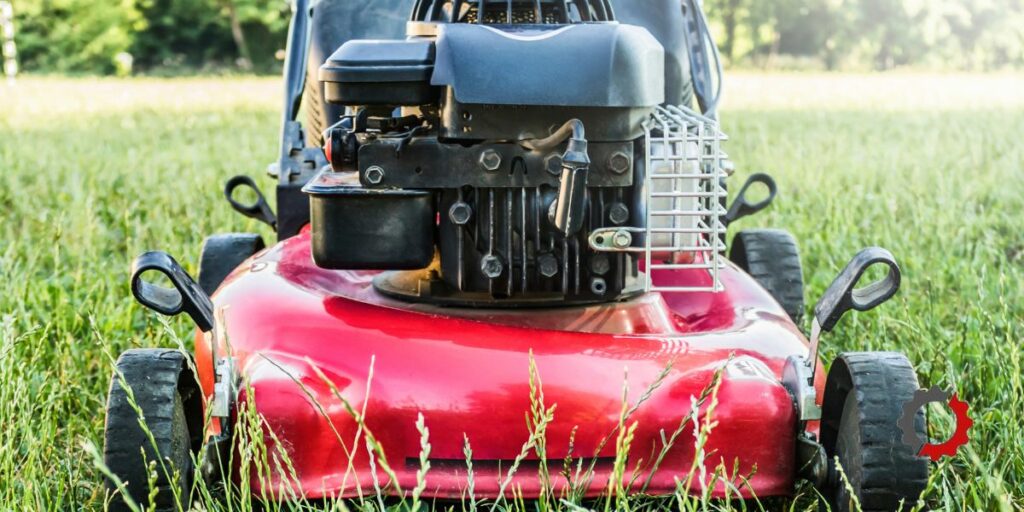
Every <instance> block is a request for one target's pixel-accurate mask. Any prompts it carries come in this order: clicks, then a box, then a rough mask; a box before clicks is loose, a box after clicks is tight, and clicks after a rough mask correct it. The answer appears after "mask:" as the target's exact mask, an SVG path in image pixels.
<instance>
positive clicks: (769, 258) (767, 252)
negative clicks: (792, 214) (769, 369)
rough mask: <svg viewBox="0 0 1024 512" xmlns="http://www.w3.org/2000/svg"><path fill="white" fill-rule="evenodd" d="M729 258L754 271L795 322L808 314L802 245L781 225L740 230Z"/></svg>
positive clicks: (752, 275) (734, 238)
mask: <svg viewBox="0 0 1024 512" xmlns="http://www.w3.org/2000/svg"><path fill="white" fill-rule="evenodd" d="M729 259H730V260H732V261H733V262H734V263H736V264H737V265H739V267H740V268H742V269H743V270H744V271H745V272H746V273H748V274H750V276H751V277H753V278H754V279H755V280H756V281H757V282H758V283H759V284H760V285H761V286H762V287H763V288H764V289H765V290H767V291H768V293H770V294H771V296H772V297H774V298H775V300H776V301H777V302H778V303H779V305H781V306H782V309H784V310H785V311H786V313H787V314H788V315H789V317H790V318H791V319H793V322H794V323H800V321H801V320H802V319H803V315H804V277H803V267H802V266H801V265H800V248H799V246H798V245H797V243H796V240H795V239H794V238H793V236H792V235H790V234H789V233H788V232H786V231H783V230H781V229H746V230H743V231H740V232H739V233H736V236H735V237H733V241H732V247H731V249H730V250H729Z"/></svg>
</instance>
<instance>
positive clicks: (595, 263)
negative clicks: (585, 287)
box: [590, 253, 612, 276]
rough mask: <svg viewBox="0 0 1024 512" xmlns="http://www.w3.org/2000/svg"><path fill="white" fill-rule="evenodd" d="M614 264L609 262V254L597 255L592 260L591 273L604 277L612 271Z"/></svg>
mask: <svg viewBox="0 0 1024 512" xmlns="http://www.w3.org/2000/svg"><path fill="white" fill-rule="evenodd" d="M611 268H612V264H611V261H609V260H608V255H607V254H601V253H598V254H595V255H593V256H592V257H591V258H590V271H591V272H593V273H594V274H597V275H599V276H603V275H605V274H607V273H608V271H609V270H611Z"/></svg>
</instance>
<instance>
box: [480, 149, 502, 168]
mask: <svg viewBox="0 0 1024 512" xmlns="http://www.w3.org/2000/svg"><path fill="white" fill-rule="evenodd" d="M480 166H481V167H483V168H484V169H486V170H488V171H492V172H493V171H497V170H498V167H501V155H499V154H498V152H497V151H495V150H493V149H485V150H484V152H483V153H480Z"/></svg>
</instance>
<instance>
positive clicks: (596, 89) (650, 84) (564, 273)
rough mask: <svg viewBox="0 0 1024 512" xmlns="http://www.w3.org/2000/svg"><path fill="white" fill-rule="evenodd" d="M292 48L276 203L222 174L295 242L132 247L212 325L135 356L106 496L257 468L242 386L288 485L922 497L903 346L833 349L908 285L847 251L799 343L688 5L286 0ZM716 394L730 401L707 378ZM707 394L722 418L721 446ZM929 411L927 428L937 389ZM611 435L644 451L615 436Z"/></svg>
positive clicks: (174, 295) (162, 490)
mask: <svg viewBox="0 0 1024 512" xmlns="http://www.w3.org/2000/svg"><path fill="white" fill-rule="evenodd" d="M407 13H411V14H408V15H407ZM284 68H285V69H284V85H285V95H284V97H285V101H284V113H283V121H282V130H281V146H280V158H279V160H278V161H277V162H276V163H274V164H272V165H271V166H270V169H269V174H270V175H271V176H273V177H274V178H275V179H276V208H277V211H276V212H275V211H273V210H272V209H271V207H270V206H269V204H268V202H267V201H266V199H265V198H264V196H263V195H262V193H260V191H259V190H258V189H257V186H256V183H255V182H254V181H253V180H252V179H251V178H249V177H246V176H239V177H235V178H233V179H231V180H230V181H229V182H228V183H227V185H226V187H225V195H226V196H227V199H228V201H229V202H230V204H231V205H232V207H233V208H234V209H236V210H238V211H239V212H241V213H242V214H244V215H247V216H249V217H252V218H255V219H259V220H261V221H263V222H265V223H267V224H269V225H270V226H271V227H272V228H273V229H274V230H275V231H276V235H277V242H276V243H275V244H273V245H271V246H269V247H267V246H265V244H264V241H263V239H262V238H261V236H259V235H257V234H244V233H229V234H217V235H213V236H210V237H208V238H207V239H206V241H205V242H204V244H203V247H202V252H201V257H200V262H199V269H198V276H197V280H193V279H192V277H191V276H190V275H189V274H188V273H186V272H185V271H184V270H183V269H182V267H181V266H180V265H179V264H178V263H177V261H175V259H174V258H172V257H171V256H169V255H168V254H167V253H164V252H158V251H154V252H147V253H145V254H142V255H141V256H139V257H138V258H137V259H136V260H135V262H134V264H133V266H132V274H131V291H132V293H133V295H134V297H135V298H136V299H137V300H138V301H139V302H140V303H141V304H143V305H144V306H146V307H148V308H151V309H153V310H155V311H157V312H159V313H162V314H165V315H176V314H179V313H186V314H187V315H188V316H190V317H191V318H192V320H193V321H194V322H195V324H196V328H197V329H196V336H195V352H194V356H193V355H191V354H185V353H183V352H181V351H178V350H156V349H154V350H149V349H146V350H130V351H127V352H125V353H124V354H123V355H122V356H121V357H120V358H119V359H118V361H117V363H116V371H115V373H114V378H113V379H112V384H111V387H110V395H109V398H108V404H107V411H106V413H107V416H106V430H105V442H106V445H105V448H104V460H105V463H106V466H107V468H108V469H109V471H110V475H109V476H110V478H109V480H110V484H109V485H110V486H111V487H112V488H113V489H115V490H116V491H117V493H116V494H117V496H116V497H115V505H118V504H121V503H123V502H125V501H127V500H128V499H129V498H130V499H132V500H134V501H135V502H140V503H146V502H148V500H149V498H150V497H153V498H154V502H155V503H156V505H157V507H158V508H168V509H174V508H175V507H178V506H183V507H185V508H187V505H188V504H189V503H190V501H189V500H190V492H191V489H192V488H193V483H194V482H195V481H196V479H198V478H206V479H216V478H220V479H222V481H223V482H226V485H231V483H232V482H237V481H239V479H241V478H242V476H243V475H240V474H239V473H240V469H239V468H238V466H237V459H238V457H237V452H238V449H239V448H238V446H237V438H238V436H237V434H238V431H239V429H240V425H239V421H240V419H239V418H240V416H241V415H240V410H241V409H242V408H243V407H245V406H247V404H248V406H251V407H253V408H254V409H255V411H256V412H257V413H258V417H259V418H260V420H259V421H260V425H261V427H260V428H261V429H262V433H263V434H262V435H263V437H264V439H263V442H264V443H265V445H266V446H267V450H268V453H277V454H284V455H286V458H287V464H279V465H277V466H273V469H270V470H268V471H265V472H263V473H261V474H259V475H257V476H254V477H253V478H251V485H252V489H253V492H257V493H259V494H260V495H261V496H264V497H267V496H269V497H271V498H272V499H280V500H286V499H296V498H297V499H303V500H307V499H308V500H315V499H321V498H324V499H329V498H338V497H341V498H349V497H357V496H367V495H383V496H389V497H392V498H403V497H405V496H406V495H407V493H408V492H409V491H410V490H412V489H414V488H416V487H417V485H418V484H419V485H420V487H421V489H420V491H421V492H422V494H421V496H423V497H429V498H430V499H436V500H446V499H456V500H457V499H460V498H465V497H466V496H467V494H468V493H471V494H472V496H473V498H474V499H480V500H495V499H500V498H501V497H510V496H514V497H516V498H518V499H525V500H530V499H538V498H540V497H542V496H544V495H545V493H549V494H552V495H555V496H560V495H562V494H561V493H563V492H564V491H565V490H566V489H572V490H573V492H578V493H579V494H578V495H579V496H580V497H581V498H588V497H598V496H601V495H603V494H605V493H607V492H609V489H612V488H620V489H622V490H623V491H624V492H629V493H645V494H651V495H658V494H672V493H674V492H678V491H680V489H682V490H683V492H690V493H695V494H702V493H703V494H705V495H708V494H709V495H711V496H715V497H731V498H742V499H751V498H755V497H756V498H759V499H761V498H766V497H771V496H790V495H793V494H794V493H795V492H796V488H797V487H796V486H797V483H798V481H801V480H806V481H809V482H810V484H811V485H812V486H813V488H814V489H816V490H817V491H818V492H819V493H820V494H821V495H822V496H823V497H824V500H823V501H824V502H827V503H828V504H829V506H830V507H831V509H832V510H840V511H845V510H851V509H853V507H855V505H853V503H854V502H855V501H856V502H857V503H859V505H860V507H862V508H863V509H864V510H872V511H874V510H878V511H881V510H887V511H888V510H897V509H901V508H903V507H910V506H911V505H914V504H915V503H916V501H917V499H918V496H919V494H920V493H921V491H922V489H923V488H924V485H925V483H926V481H927V478H928V463H927V459H925V458H923V457H920V456H918V455H917V449H918V448H920V447H919V446H918V447H915V446H910V445H908V444H904V443H903V441H902V433H901V431H900V428H899V427H898V425H897V422H898V420H899V419H900V416H901V413H902V409H901V407H902V405H903V404H904V402H906V401H907V400H909V399H910V398H911V396H912V395H913V393H914V391H915V390H917V389H918V382H917V378H916V375H915V372H914V370H913V368H912V366H911V365H910V363H909V362H908V361H907V359H906V357H904V356H903V355H901V354H899V353H893V352H884V353H879V352H863V353H844V354H841V355H840V356H838V357H837V358H836V359H835V360H834V361H832V363H831V365H830V369H829V371H828V373H827V375H826V374H825V369H824V366H823V365H822V363H821V362H819V358H818V347H819V338H820V336H821V335H822V333H826V332H829V331H831V330H832V329H833V328H834V327H835V326H836V324H837V322H838V321H839V319H840V317H841V316H843V314H844V313H845V312H847V311H849V310H851V309H855V310H859V311H865V310H868V309H871V308H873V307H875V306H877V305H878V304H880V303H882V302H884V301H886V300H887V299H889V298H890V297H891V296H892V295H893V294H894V293H896V291H897V289H898V287H899V284H900V269H899V266H898V265H897V263H896V261H895V259H894V258H893V256H892V255H891V254H890V253H889V252H888V251H886V250H884V249H881V248H877V247H872V248H867V249H864V250H862V251H861V252H859V253H857V254H856V255H855V256H854V257H853V259H852V260H851V261H850V263H849V264H848V265H847V266H846V267H845V268H844V269H842V271H841V272H840V273H839V274H838V277H837V278H836V279H835V281H834V282H833V283H832V284H831V286H829V288H828V289H827V290H826V291H825V293H824V294H823V296H822V297H821V299H820V300H819V301H818V302H817V304H816V305H815V306H814V307H813V318H811V328H810V336H809V338H807V337H805V336H804V334H803V332H802V330H801V328H800V324H801V323H802V320H803V313H804V309H805V307H804V299H803V295H804V292H803V274H802V270H801V266H800V256H799V250H798V248H797V244H796V242H795V241H794V239H793V237H792V236H791V235H789V234H788V233H786V232H784V231H781V230H774V229H750V230H744V231H740V232H738V233H736V234H735V236H734V237H733V238H732V240H731V243H730V244H728V245H729V246H728V248H727V244H726V236H725V234H726V227H727V225H728V224H729V223H730V222H733V221H735V220H737V219H739V218H741V217H743V216H746V215H750V214H752V213H755V212H757V211H758V210H761V209H762V208H764V207H766V206H767V205H768V203H769V202H771V200H772V198H773V197H774V196H775V191H776V186H775V183H774V181H773V180H772V179H771V178H770V177H768V176H767V175H764V174H754V175H753V176H751V177H750V179H748V180H747V182H746V183H745V184H743V185H742V187H741V188H740V189H739V191H738V193H737V194H736V195H735V197H734V199H733V200H732V202H731V203H727V202H726V196H727V193H726V183H727V177H728V176H729V175H730V174H732V172H733V166H732V164H731V161H730V160H729V158H728V155H727V154H726V153H725V151H724V143H725V141H726V137H725V135H724V134H723V133H722V131H721V129H720V127H719V123H718V120H717V119H718V108H717V106H718V98H719V96H720V86H721V82H722V80H721V66H720V65H719V63H718V58H717V54H716V53H715V50H714V43H713V41H712V40H711V37H710V34H709V31H708V28H707V22H706V20H705V18H704V14H703V13H702V11H701V7H700V5H699V3H698V1H697V0H682V1H680V0H472V1H470V0H415V1H412V0H375V1H367V2H351V1H347V0H321V1H319V2H312V3H310V2H307V0H295V2H294V14H293V18H292V20H291V25H290V30H289V40H288V46H287V51H286V61H285V66H284ZM300 105H304V110H305V112H306V114H307V117H308V119H307V120H306V122H305V124H303V123H300V122H299V121H298V118H299V112H300ZM751 187H756V188H764V189H766V190H767V197H766V198H764V199H762V200H759V201H751V200H749V199H748V189H750V188H751ZM245 190H249V192H248V193H249V194H250V195H251V197H256V200H255V201H243V200H241V199H240V197H241V194H242V192H243V191H245ZM751 195H752V194H751ZM875 265H878V266H880V267H882V268H883V270H885V272H884V277H882V278H881V279H878V280H877V281H875V282H873V283H870V284H867V285H865V286H861V287H858V281H860V280H861V278H862V276H863V275H864V273H865V271H866V270H867V269H868V268H869V267H872V266H875ZM155 277H159V278H160V279H161V280H162V281H159V282H158V281H157V280H156V279H155ZM161 283H164V284H161ZM168 283H169V284H168ZM531 368H532V370H531ZM534 373H535V375H534ZM534 377H535V378H534ZM534 380H537V382H534ZM371 382H372V385H371ZM538 386H539V387H540V391H538V390H537V389H536V388H537V387H538ZM711 388H713V390H714V391H713V394H714V400H715V401H716V404H717V405H716V406H715V407H714V410H713V418H711V416H712V413H711V412H710V409H709V405H710V402H709V401H708V400H703V399H700V400H699V399H698V398H697V397H702V396H704V397H707V396H708V389H711ZM540 392H542V394H543V396H542V400H543V404H544V405H543V406H542V407H550V406H552V405H556V409H555V410H554V412H553V417H551V418H550V421H546V422H544V442H543V450H541V449H540V448H539V447H538V444H537V443H534V444H532V445H531V444H526V446H527V447H528V448H529V449H524V443H527V440H528V439H529V438H530V436H531V434H532V432H531V429H535V428H536V426H537V423H536V422H535V421H527V422H525V423H524V421H523V419H524V415H525V414H527V413H529V412H530V411H531V407H534V405H535V403H536V401H537V400H538V393H540ZM624 403H625V404H627V405H628V407H627V408H626V411H627V412H628V413H629V414H628V418H625V421H624V418H623V411H624V406H623V404H624ZM140 414H141V418H142V419H143V420H144V421H140ZM691 417H692V418H704V419H705V420H711V419H713V421H714V422H715V424H714V428H713V429H711V430H710V432H708V433H707V435H706V439H705V440H704V441H699V440H698V437H699V436H700V434H697V433H695V432H694V430H693V429H692V428H690V427H689V426H688V425H689V423H688V421H690V420H688V418H691ZM633 423H635V425H634V426H630V425H632V424H633ZM913 423H914V428H915V429H916V431H917V433H918V435H919V437H922V438H923V437H924V418H923V412H922V411H917V412H916V416H915V418H914V422H913ZM418 424H419V425H420V426H418ZM143 426H145V427H146V428H143ZM423 426H425V427H428V428H429V445H430V450H429V452H426V451H425V450H424V444H423V443H422V437H423V435H422V432H421V430H422V428H421V427H423ZM623 428H631V429H632V430H631V431H630V434H629V438H630V442H629V446H630V451H629V453H628V455H626V456H623V455H622V454H621V453H619V452H618V451H619V450H621V449H622V448H623V443H622V442H617V441H616V439H619V440H621V439H623V437H622V436H620V435H618V434H613V435H612V436H611V437H612V441H611V442H609V433H616V432H619V433H621V432H622V429H623ZM673 432H676V433H677V435H673V436H671V438H672V439H671V440H670V439H668V438H669V437H670V436H669V434H671V433H673ZM370 433H372V440H373V443H370V445H372V446H373V448H367V446H364V444H366V443H364V440H367V439H369V437H368V436H370ZM670 441H674V442H670ZM659 452H661V454H660V455H659V456H658V457H656V458H657V459H658V463H657V464H652V461H653V459H655V457H652V455H653V454H658V453H659ZM649 454H650V455H649ZM385 455H386V460H385V457H384V456H385ZM276 460H278V462H280V458H278V459H276ZM154 461H155V462H154ZM197 461H204V462H203V463H202V464H197ZM232 461H234V462H232ZM551 461H556V462H555V463H556V464H558V465H561V464H562V462H563V461H565V462H566V464H567V465H568V466H569V467H573V466H577V467H578V464H579V462H583V463H584V464H585V465H586V466H587V467H589V468H591V469H592V471H591V472H590V473H589V476H588V477H587V478H586V479H585V481H583V482H580V481H578V480H575V479H574V477H573V473H572V472H571V471H558V470H554V471H547V470H546V469H545V467H546V465H547V464H548V463H549V462H551ZM155 463H159V464H158V465H157V466H156V467H158V468H166V467H168V466H169V467H173V468H176V471H173V472H171V471H157V472H156V473H157V474H156V475H155V476H153V475H152V474H151V466H150V465H149V464H155ZM427 464H429V467H430V469H429V471H427V472H426V473H425V474H424V473H423V472H422V470H423V468H424V467H425V466H426V465H427ZM622 464H624V466H622ZM196 466H202V467H196ZM268 467H270V466H268ZM622 467H625V473H626V475H627V477H623V476H622V473H623V471H622ZM511 468H515V471H514V472H513V471H511ZM691 468H697V473H698V475H697V477H696V478H693V479H690V480H689V484H687V485H686V487H685V488H682V487H681V485H682V484H681V481H682V480H684V479H685V476H686V475H687V474H688V472H690V471H691ZM721 468H727V471H726V474H723V475H719V477H717V478H712V475H713V473H714V472H716V471H718V470H719V469H721ZM418 473H419V474H418ZM630 474H633V475H634V476H635V477H634V478H628V475H630ZM470 477H472V478H470ZM154 479H155V480H154Z"/></svg>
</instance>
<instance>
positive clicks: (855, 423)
mask: <svg viewBox="0 0 1024 512" xmlns="http://www.w3.org/2000/svg"><path fill="white" fill-rule="evenodd" d="M917 389H918V383H917V375H916V374H915V373H914V368H913V367H912V366H911V365H910V362H909V361H908V360H907V358H906V356H904V355H903V354H900V353H898V352H859V353H846V354H843V355H841V356H839V358H837V359H836V361H835V363H833V365H832V368H831V370H830V371H829V373H828V378H827V381H826V384H825V395H824V400H823V403H822V419H821V444H822V446H824V447H825V452H826V454H828V457H829V466H830V471H829V479H828V483H827V484H826V485H825V488H823V489H822V491H823V492H822V494H823V495H824V496H825V497H826V499H827V500H828V502H829V507H830V508H831V510H833V511H839V512H847V511H852V510H857V507H856V505H854V502H855V501H856V502H857V503H859V504H860V510H863V511H864V512H875V511H878V512H881V511H893V510H909V509H910V508H912V507H913V506H914V505H915V504H916V503H917V499H918V497H919V496H920V495H921V491H923V490H924V487H925V485H926V484H927V482H928V459H926V458H924V457H920V456H918V455H917V453H916V451H917V450H916V449H915V447H912V446H909V445H906V444H904V443H903V441H902V436H903V433H902V431H901V430H900V428H899V426H898V425H897V421H898V420H899V418H900V416H901V415H902V413H903V404H904V403H905V402H906V401H908V400H910V399H911V398H913V396H914V391H916V390H917ZM914 428H915V430H916V431H917V434H918V436H919V437H922V438H923V437H924V413H923V411H918V415H917V417H916V418H915V420H914ZM836 459H838V462H839V465H840V466H841V468H842V471H843V474H845V475H846V481H844V480H843V478H842V477H841V476H840V475H839V472H838V471H837V470H836V469H835V467H834V466H835V461H836ZM846 482H849V488H847V485H846ZM851 489H852V493H851ZM854 498H856V500H855V499H854Z"/></svg>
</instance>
